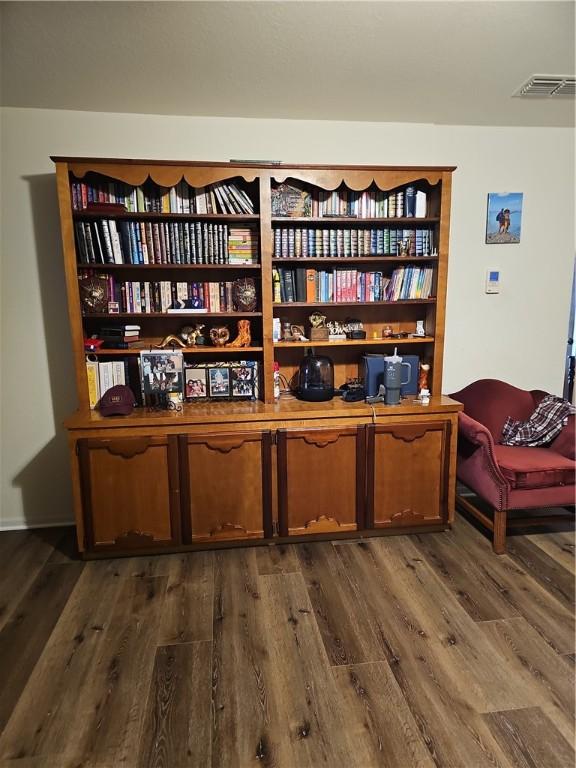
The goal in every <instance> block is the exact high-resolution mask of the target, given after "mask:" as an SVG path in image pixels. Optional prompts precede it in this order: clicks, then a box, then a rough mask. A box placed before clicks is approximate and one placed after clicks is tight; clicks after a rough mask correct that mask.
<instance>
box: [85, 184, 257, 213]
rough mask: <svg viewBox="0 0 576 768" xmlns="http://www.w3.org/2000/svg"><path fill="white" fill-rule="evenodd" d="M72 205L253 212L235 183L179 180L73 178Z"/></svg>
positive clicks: (146, 210) (248, 199) (250, 202)
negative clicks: (134, 183)
mask: <svg viewBox="0 0 576 768" xmlns="http://www.w3.org/2000/svg"><path fill="white" fill-rule="evenodd" d="M70 186H71V190H72V208H73V209H74V210H75V211H82V210H84V209H86V208H89V207H90V205H91V204H99V205H102V204H107V203H112V204H115V205H123V206H124V207H125V209H126V210H127V211H133V212H135V213H184V214H194V213H197V214H206V213H224V214H249V215H251V214H253V213H254V210H255V209H254V202H253V200H252V199H251V197H250V195H249V194H248V193H247V191H246V190H245V189H244V188H243V187H242V186H241V185H239V184H236V183H234V182H226V183H224V182H219V183H216V184H210V186H207V187H191V186H190V185H189V184H188V182H187V181H185V180H184V179H182V181H180V182H178V184H176V185H175V186H174V187H161V186H158V185H157V184H154V183H153V182H150V181H149V182H147V183H146V184H143V185H141V186H137V187H134V186H131V185H129V184H125V183H123V182H121V181H112V180H104V179H102V180H94V181H88V182H86V181H78V180H72V182H71V184H70Z"/></svg>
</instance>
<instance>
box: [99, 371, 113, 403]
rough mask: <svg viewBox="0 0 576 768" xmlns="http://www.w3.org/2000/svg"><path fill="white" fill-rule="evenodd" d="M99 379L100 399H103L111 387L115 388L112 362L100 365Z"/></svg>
mask: <svg viewBox="0 0 576 768" xmlns="http://www.w3.org/2000/svg"><path fill="white" fill-rule="evenodd" d="M98 379H99V382H100V397H102V395H103V394H104V393H105V392H107V391H108V390H109V389H110V387H113V386H114V377H113V374H112V363H111V362H101V363H99V364H98Z"/></svg>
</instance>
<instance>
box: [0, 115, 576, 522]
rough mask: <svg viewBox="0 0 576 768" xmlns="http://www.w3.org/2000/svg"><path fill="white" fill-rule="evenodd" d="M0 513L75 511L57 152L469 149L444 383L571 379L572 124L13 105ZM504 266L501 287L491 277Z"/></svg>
mask: <svg viewBox="0 0 576 768" xmlns="http://www.w3.org/2000/svg"><path fill="white" fill-rule="evenodd" d="M0 140H1V142H2V177H1V189H0V194H2V200H3V206H2V219H3V227H2V241H1V242H2V253H1V258H2V263H1V264H2V273H1V277H2V282H1V289H2V301H1V312H2V324H1V333H2V337H1V346H0V350H1V354H2V360H1V363H2V369H1V370H2V379H1V382H0V387H1V389H0V391H1V393H2V399H1V408H2V412H1V415H2V443H1V445H0V452H1V453H0V455H1V456H2V468H1V469H2V508H1V511H0V527H10V526H18V525H36V524H42V523H43V524H50V523H58V522H64V521H69V520H71V509H70V491H69V486H70V483H69V476H68V459H67V456H66V443H65V435H64V433H63V430H62V427H61V422H62V420H63V419H64V418H65V416H66V415H67V414H68V413H70V411H72V410H73V409H74V407H75V394H74V386H73V372H72V356H71V352H70V338H69V332H68V327H67V314H66V307H65V293H64V280H63V270H62V264H61V261H62V257H61V249H60V241H59V231H58V212H57V204H56V190H55V182H54V176H53V166H52V163H51V162H50V159H49V156H50V155H51V154H56V155H72V156H74V155H86V156H92V157H98V156H103V157H127V158H129V157H144V158H160V159H180V158H181V159H188V160H228V159H230V158H242V159H258V158H260V159H271V160H284V161H287V162H296V163H297V162H302V163H306V162H311V163H314V162H316V163H372V164H383V165H386V164H390V165H392V164H398V165H401V164H412V165H429V164H430V165H457V166H458V170H457V171H456V173H455V175H454V185H453V206H452V227H451V253H450V270H449V283H448V308H447V330H446V349H445V361H444V391H445V392H450V391H454V390H456V389H459V388H460V387H462V386H464V385H465V384H467V383H468V382H470V381H472V380H474V379H477V378H480V377H497V378H501V379H505V380H507V381H509V382H511V383H513V384H516V385H518V386H521V387H526V388H532V387H538V388H542V389H546V390H549V391H551V392H555V393H561V392H562V377H563V368H564V354H565V342H566V332H567V324H568V311H569V301H570V281H571V277H572V263H573V258H574V241H573V237H574V235H573V224H574V179H573V170H572V169H573V167H574V162H573V161H574V157H573V155H574V149H573V133H572V131H570V130H568V129H535V128H524V129H520V128H518V129H514V128H476V127H472V128H471V127H460V126H435V125H414V124H406V125H399V124H375V123H335V122H320V121H317V122H305V121H289V120H241V119H224V118H188V117H164V116H146V115H118V114H98V113H81V112H64V111H56V110H54V111H52V110H33V109H30V110H21V109H4V110H3V113H2V123H1V127H0ZM505 191H510V192H524V211H523V227H522V242H521V243H520V244H519V245H508V246H495V245H492V246H488V245H485V244H484V231H485V221H486V196H487V193H488V192H505ZM487 269H500V270H501V272H502V290H501V293H500V294H499V295H495V296H489V295H486V294H485V293H484V280H485V273H486V270H487Z"/></svg>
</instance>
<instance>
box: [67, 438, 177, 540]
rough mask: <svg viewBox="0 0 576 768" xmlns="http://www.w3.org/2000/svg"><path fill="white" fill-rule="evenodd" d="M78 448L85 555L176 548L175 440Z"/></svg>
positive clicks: (84, 442)
mask: <svg viewBox="0 0 576 768" xmlns="http://www.w3.org/2000/svg"><path fill="white" fill-rule="evenodd" d="M77 445H78V464H79V470H80V488H81V496H82V510H83V517H84V526H85V531H86V544H87V548H88V549H89V550H92V551H98V550H108V549H112V550H113V549H118V550H130V549H139V548H143V549H150V548H153V547H158V548H162V547H165V546H175V545H178V544H179V543H180V497H179V475H178V448H177V441H176V438H175V437H172V436H170V437H167V436H165V435H153V436H152V435H150V436H145V437H134V438H125V439H102V438H97V439H80V440H79V441H78V443H77Z"/></svg>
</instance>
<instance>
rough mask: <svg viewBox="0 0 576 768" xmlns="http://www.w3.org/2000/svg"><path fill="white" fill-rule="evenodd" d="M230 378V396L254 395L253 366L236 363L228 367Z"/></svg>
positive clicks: (249, 396) (247, 396)
mask: <svg viewBox="0 0 576 768" xmlns="http://www.w3.org/2000/svg"><path fill="white" fill-rule="evenodd" d="M230 374H231V378H232V397H246V398H252V397H254V368H253V367H251V366H248V365H237V366H234V367H232V368H230Z"/></svg>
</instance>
